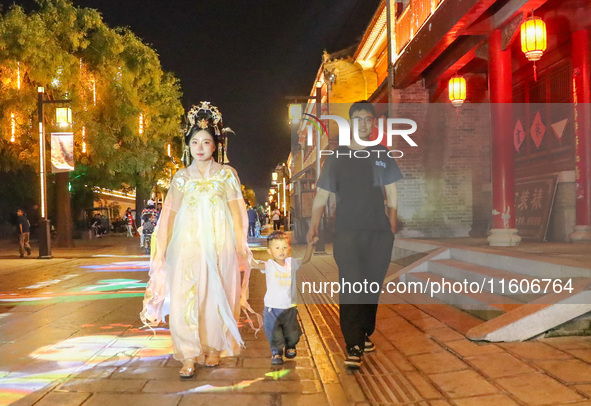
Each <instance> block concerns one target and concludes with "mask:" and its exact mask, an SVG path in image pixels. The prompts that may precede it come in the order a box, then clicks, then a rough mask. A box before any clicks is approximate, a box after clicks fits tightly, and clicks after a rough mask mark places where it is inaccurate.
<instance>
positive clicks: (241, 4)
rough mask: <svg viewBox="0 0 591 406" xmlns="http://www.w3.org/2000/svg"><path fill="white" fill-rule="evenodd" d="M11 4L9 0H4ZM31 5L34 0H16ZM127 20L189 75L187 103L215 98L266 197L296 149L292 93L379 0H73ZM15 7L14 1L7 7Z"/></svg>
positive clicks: (354, 34) (252, 180)
mask: <svg viewBox="0 0 591 406" xmlns="http://www.w3.org/2000/svg"><path fill="white" fill-rule="evenodd" d="M2 3H3V5H4V6H6V5H7V3H8V2H6V1H2ZM12 3H16V4H19V5H21V6H24V7H25V9H26V10H27V11H30V10H32V9H36V6H35V4H34V2H33V1H32V0H16V1H14V2H10V3H9V4H12ZM74 4H75V5H76V6H78V7H90V8H94V9H97V10H99V11H100V12H101V13H102V15H103V19H104V21H105V22H106V23H107V25H109V26H111V27H116V26H127V27H129V28H130V29H131V30H132V31H133V32H134V33H135V34H136V35H137V36H138V37H140V38H142V39H143V41H144V42H145V43H147V44H149V45H150V46H151V47H152V48H154V49H155V50H156V51H157V52H158V54H159V55H160V60H161V63H162V66H163V69H164V70H166V71H170V72H174V74H175V75H176V76H177V77H178V78H179V79H180V82H181V88H182V91H183V106H184V107H185V109H188V108H189V107H190V106H191V105H192V104H197V103H198V102H199V101H202V100H207V101H210V102H212V103H213V104H214V105H217V106H218V107H219V109H220V111H221V113H222V115H223V120H224V125H226V126H229V127H231V128H232V129H233V130H234V131H235V132H236V134H237V136H236V137H235V138H234V139H231V140H230V142H229V151H228V156H229V159H230V161H231V162H230V164H231V165H232V166H234V167H235V168H236V169H237V170H238V174H239V176H240V178H241V181H242V183H243V184H245V185H247V186H248V187H252V188H253V189H254V190H255V192H256V194H257V200H258V201H259V203H260V202H262V201H264V200H265V199H266V195H267V191H268V188H269V185H270V177H271V172H272V171H273V168H274V167H275V165H276V164H277V163H279V162H285V161H286V160H287V157H288V155H289V152H290V129H289V126H288V124H287V120H288V118H287V100H286V99H285V97H286V96H302V95H307V94H309V92H310V89H311V88H312V85H313V81H314V78H315V76H316V72H317V70H318V68H319V67H320V63H321V60H322V51H323V50H324V49H326V50H327V51H328V52H334V51H337V50H340V49H343V48H346V47H348V46H351V45H353V44H356V43H358V42H359V40H360V39H361V37H362V35H363V33H364V31H365V29H366V28H367V26H368V25H369V22H370V21H371V18H372V16H373V14H374V12H375V11H376V9H377V6H378V4H379V0H298V1H285V0H281V1H278V0H233V1H230V0H214V1H203V0H192V1H180V0H160V1H150V2H148V1H146V0H119V1H113V0H74ZM5 9H6V8H5Z"/></svg>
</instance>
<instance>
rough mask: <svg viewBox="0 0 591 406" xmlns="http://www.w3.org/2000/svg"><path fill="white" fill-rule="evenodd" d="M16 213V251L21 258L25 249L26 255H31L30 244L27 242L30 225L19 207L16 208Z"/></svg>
mask: <svg viewBox="0 0 591 406" xmlns="http://www.w3.org/2000/svg"><path fill="white" fill-rule="evenodd" d="M16 215H17V217H16V227H17V231H18V252H19V253H20V256H21V258H22V257H24V256H25V250H26V251H27V255H31V245H30V244H29V235H30V232H31V225H30V223H29V220H27V218H26V217H25V214H24V213H23V211H22V210H21V209H18V210H17V212H16Z"/></svg>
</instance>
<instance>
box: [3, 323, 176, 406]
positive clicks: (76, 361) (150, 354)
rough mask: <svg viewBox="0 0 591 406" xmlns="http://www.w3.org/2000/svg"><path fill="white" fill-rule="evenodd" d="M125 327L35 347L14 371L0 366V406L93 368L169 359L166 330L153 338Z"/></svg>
mask: <svg viewBox="0 0 591 406" xmlns="http://www.w3.org/2000/svg"><path fill="white" fill-rule="evenodd" d="M87 326H89V327H92V325H87ZM129 327H130V325H125V324H113V325H107V326H101V327H100V328H101V329H102V328H109V329H115V330H118V331H113V332H109V333H108V334H104V335H102V334H96V335H88V336H81V337H75V338H70V339H66V340H63V341H60V342H58V343H57V344H52V345H46V346H43V347H39V348H37V349H36V350H34V351H33V352H31V353H30V354H29V358H30V361H31V362H30V363H28V364H24V365H23V366H21V367H18V366H15V367H16V370H15V371H10V370H6V371H3V370H1V368H2V367H0V406H4V405H10V404H11V403H13V402H15V401H17V400H19V399H21V398H23V397H25V396H26V395H28V394H30V393H32V392H35V391H37V390H41V389H43V388H46V387H48V386H50V385H51V386H53V385H55V384H59V383H61V382H63V381H65V379H66V378H68V377H70V376H75V375H76V374H79V373H81V372H84V371H86V370H90V369H93V368H101V367H114V366H119V367H120V366H126V365H131V364H133V365H134V366H136V365H141V364H142V363H143V362H146V361H154V360H156V359H168V358H169V356H170V354H171V353H172V343H171V340H170V335H169V334H168V330H167V329H163V328H157V329H155V330H156V332H157V336H156V337H154V335H153V334H152V333H150V332H145V331H142V330H140V329H129ZM120 334H133V335H129V336H126V335H123V336H121V335H120ZM5 367H6V366H5Z"/></svg>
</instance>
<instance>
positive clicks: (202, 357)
mask: <svg viewBox="0 0 591 406" xmlns="http://www.w3.org/2000/svg"><path fill="white" fill-rule="evenodd" d="M195 362H196V363H198V364H199V365H205V354H201V355H199V356H198V357H195Z"/></svg>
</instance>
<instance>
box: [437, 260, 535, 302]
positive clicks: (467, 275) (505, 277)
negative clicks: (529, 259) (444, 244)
mask: <svg viewBox="0 0 591 406" xmlns="http://www.w3.org/2000/svg"><path fill="white" fill-rule="evenodd" d="M428 271H429V272H430V273H434V274H437V275H440V276H445V277H447V278H453V279H456V280H459V281H463V280H466V281H468V282H469V283H472V282H475V283H477V284H479V285H480V284H482V285H483V287H484V290H486V291H487V292H491V293H496V294H500V295H502V296H510V297H511V298H512V299H514V300H516V301H518V302H521V303H529V302H533V301H534V300H536V299H539V298H541V297H542V296H544V294H543V293H533V292H531V291H530V289H529V288H531V282H532V281H534V279H535V278H532V277H531V276H527V275H522V274H518V273H515V272H509V271H504V270H502V269H495V268H491V267H488V266H482V265H476V264H472V263H468V262H463V261H458V260H456V259H437V260H432V261H429V265H428ZM513 280H515V281H516V283H517V284H520V283H521V281H524V282H523V283H522V285H521V286H522V287H523V289H521V288H520V289H519V292H518V293H515V294H512V293H511V292H510V290H509V283H510V282H511V281H513ZM503 292H504V293H503Z"/></svg>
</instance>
